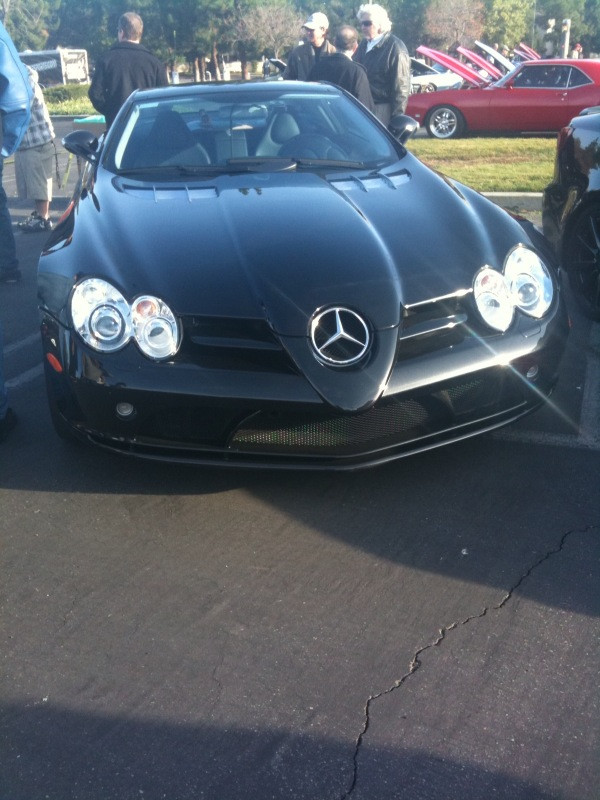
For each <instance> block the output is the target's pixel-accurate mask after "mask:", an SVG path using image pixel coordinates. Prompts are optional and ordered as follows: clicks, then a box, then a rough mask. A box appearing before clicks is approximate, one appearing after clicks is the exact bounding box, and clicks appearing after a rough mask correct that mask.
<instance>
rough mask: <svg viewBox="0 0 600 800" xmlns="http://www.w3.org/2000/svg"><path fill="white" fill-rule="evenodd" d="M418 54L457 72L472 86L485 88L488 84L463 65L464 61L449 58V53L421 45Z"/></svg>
mask: <svg viewBox="0 0 600 800" xmlns="http://www.w3.org/2000/svg"><path fill="white" fill-rule="evenodd" d="M417 53H419V54H420V55H422V56H425V57H426V58H430V59H431V60H432V61H435V62H436V63H437V64H441V65H442V66H443V67H446V69H451V70H452V72H456V74H457V75H459V76H460V77H461V78H462V79H463V80H465V81H467V83H470V84H471V85H472V86H483V85H484V84H485V83H487V81H486V80H484V78H482V77H481V75H479V73H477V72H475V70H474V69H471V68H470V67H468V66H467V65H466V64H463V63H462V61H459V60H458V59H456V58H453V57H452V56H449V55H448V54H447V53H440V52H439V50H432V49H431V47H425V45H419V47H417Z"/></svg>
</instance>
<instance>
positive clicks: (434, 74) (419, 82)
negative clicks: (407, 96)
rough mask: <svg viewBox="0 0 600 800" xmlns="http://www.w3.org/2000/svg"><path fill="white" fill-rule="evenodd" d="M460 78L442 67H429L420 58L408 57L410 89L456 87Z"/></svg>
mask: <svg viewBox="0 0 600 800" xmlns="http://www.w3.org/2000/svg"><path fill="white" fill-rule="evenodd" d="M461 84H462V78H461V77H460V76H459V75H457V74H456V73H455V72H452V71H451V70H449V69H444V68H443V67H439V66H438V67H430V66H429V64H426V63H425V61H422V60H421V59H420V58H411V59H410V91H411V94H414V93H415V92H435V91H437V90H438V89H458V88H460V86H461Z"/></svg>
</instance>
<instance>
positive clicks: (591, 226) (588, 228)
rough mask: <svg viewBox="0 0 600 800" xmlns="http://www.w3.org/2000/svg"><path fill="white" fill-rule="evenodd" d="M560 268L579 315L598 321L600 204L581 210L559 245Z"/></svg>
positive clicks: (599, 311)
mask: <svg viewBox="0 0 600 800" xmlns="http://www.w3.org/2000/svg"><path fill="white" fill-rule="evenodd" d="M563 258H564V267H565V269H566V271H567V274H568V276H569V284H570V286H571V291H572V292H573V296H574V298H575V300H576V301H577V304H578V305H579V307H580V308H581V310H582V311H583V313H584V314H585V315H586V316H587V317H589V318H590V319H593V320H596V321H600V203H592V204H591V205H589V206H587V208H584V209H582V211H580V213H579V214H578V215H577V217H576V219H575V220H574V222H573V223H572V225H571V226H570V227H569V229H568V231H567V233H566V235H565V239H564V241H563Z"/></svg>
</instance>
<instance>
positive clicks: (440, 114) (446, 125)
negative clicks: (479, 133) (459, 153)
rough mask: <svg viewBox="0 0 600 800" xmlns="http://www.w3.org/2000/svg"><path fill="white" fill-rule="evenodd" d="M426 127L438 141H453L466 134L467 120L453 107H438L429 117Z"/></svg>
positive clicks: (433, 109) (432, 110)
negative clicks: (454, 138)
mask: <svg viewBox="0 0 600 800" xmlns="http://www.w3.org/2000/svg"><path fill="white" fill-rule="evenodd" d="M425 127H426V128H427V132H428V133H429V135H430V136H434V137H435V138H436V139H452V138H453V137H457V136H462V134H463V133H464V132H465V128H466V125H465V118H464V117H463V115H462V114H461V113H460V111H459V110H458V109H457V108H454V107H453V106H436V107H435V108H432V109H431V111H430V112H429V114H428V116H427V120H426V122H425Z"/></svg>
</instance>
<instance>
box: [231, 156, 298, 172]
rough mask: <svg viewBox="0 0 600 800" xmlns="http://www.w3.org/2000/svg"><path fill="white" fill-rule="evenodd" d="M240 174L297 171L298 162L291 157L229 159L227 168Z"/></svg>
mask: <svg viewBox="0 0 600 800" xmlns="http://www.w3.org/2000/svg"><path fill="white" fill-rule="evenodd" d="M227 168H233V169H235V170H236V171H238V170H239V171H240V172H261V171H262V170H264V169H268V170H274V171H276V172H285V171H287V170H295V169H296V161H295V160H294V159H293V158H290V157H289V156H244V157H241V158H228V159H227V167H223V169H227Z"/></svg>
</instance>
